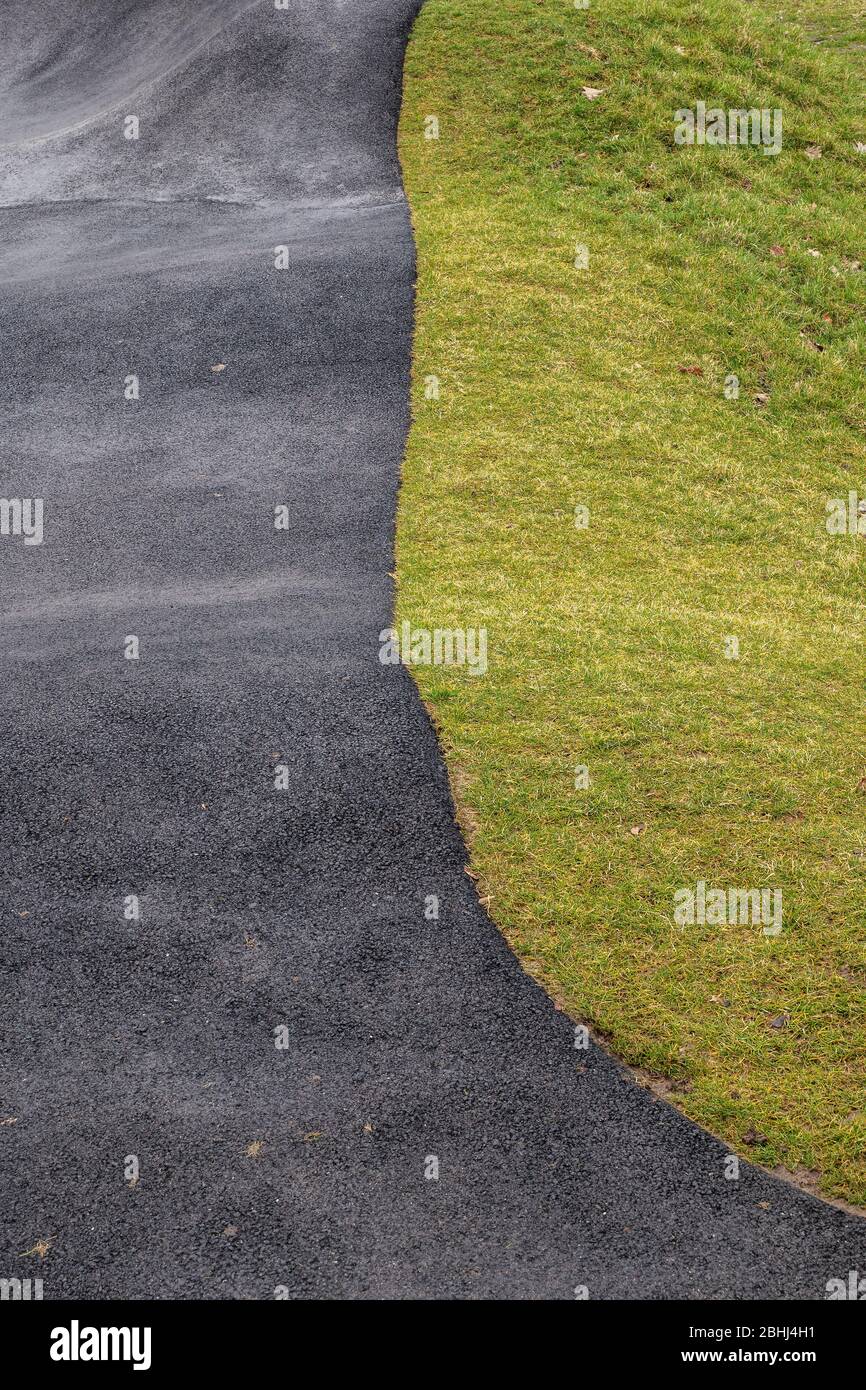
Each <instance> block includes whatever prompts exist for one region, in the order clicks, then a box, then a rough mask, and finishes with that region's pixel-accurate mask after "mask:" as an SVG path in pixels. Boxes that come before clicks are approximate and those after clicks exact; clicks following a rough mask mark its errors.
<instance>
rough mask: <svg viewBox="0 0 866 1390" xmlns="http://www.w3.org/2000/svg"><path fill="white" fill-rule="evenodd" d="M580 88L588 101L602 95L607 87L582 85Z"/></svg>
mask: <svg viewBox="0 0 866 1390" xmlns="http://www.w3.org/2000/svg"><path fill="white" fill-rule="evenodd" d="M580 90H581V91H582V92H583V95H584V96H585V97H586V99H587V101H595V99H596V97H600V96H601V94H602V92H604V91H606V90H607V89H606V88H605V87H581V89H580Z"/></svg>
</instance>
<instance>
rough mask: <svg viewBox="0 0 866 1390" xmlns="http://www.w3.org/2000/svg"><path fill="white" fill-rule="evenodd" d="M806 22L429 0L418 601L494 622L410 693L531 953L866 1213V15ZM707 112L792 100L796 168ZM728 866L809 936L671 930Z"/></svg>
mask: <svg viewBox="0 0 866 1390" xmlns="http://www.w3.org/2000/svg"><path fill="white" fill-rule="evenodd" d="M806 9H807V7H806V6H798V5H797V4H796V3H795V0H790V3H789V5H788V8H787V9H782V10H780V9H779V7H777V6H774V5H771V4H769V3H767V0H761V3H750V4H740V3H730V0H724V3H722V2H721V0H707V3H702V4H700V5H697V4H690V3H683V0H664V3H662V0H637V3H636V2H635V0H592V4H591V5H590V7H589V9H586V10H578V9H575V8H574V7H573V4H572V0H498V3H496V4H492V3H491V0H427V3H426V5H425V7H424V9H423V11H422V13H421V16H420V18H419V20H418V22H417V24H416V27H415V30H414V32H413V35H412V38H411V41H410V46H409V52H408V57H407V63H406V81H405V100H404V106H403V114H402V118H401V128H400V151H401V159H402V162H403V168H404V174H405V178H406V184H407V190H408V195H409V199H410V204H411V209H412V216H413V221H414V226H415V232H416V237H417V244H418V256H419V278H418V305H417V328H416V338H415V359H414V386H413V413H414V422H413V427H412V431H411V434H410V439H409V444H408V451H407V456H406V461H405V466H404V479H403V488H402V493H401V502H400V512H399V520H398V538H397V539H398V579H399V597H398V617H399V618H400V619H401V620H404V619H408V620H409V621H410V622H412V623H414V624H417V625H419V626H424V627H427V628H436V627H464V628H467V627H478V626H484V627H486V628H487V632H488V643H489V653H488V661H489V670H488V673H487V675H486V676H484V677H477V676H475V677H473V676H472V675H470V674H469V673H468V671H467V670H465V669H462V668H459V667H456V666H452V667H445V666H432V667H413V672H414V674H415V677H416V679H417V681H418V684H419V687H420V689H421V692H422V694H423V696H424V698H425V700H426V701H427V703H428V706H429V707H430V709H431V711H432V713H433V715H434V717H435V719H436V721H437V724H438V726H439V729H440V732H441V736H442V740H443V745H444V748H445V751H446V757H447V759H448V762H449V766H450V769H451V773H452V782H453V785H454V787H455V791H456V795H457V800H458V803H459V805H460V808H461V812H462V818H463V822H464V825H465V826H466V827H467V829H468V831H469V835H470V841H471V851H472V863H473V872H474V873H475V874H476V875H477V877H478V881H479V885H480V891H481V892H482V894H483V896H484V897H485V898H488V896H489V908H490V911H491V914H492V916H493V917H494V919H495V921H496V922H497V923H498V924H499V926H500V927H501V928H502V929H503V931H504V932H505V933H506V934H507V936H508V938H509V940H510V941H511V943H512V944H513V946H514V948H515V949H516V951H517V952H518V954H519V955H520V957H521V958H522V960H523V961H524V963H525V964H526V966H527V968H528V969H529V970H530V971H532V972H533V973H534V974H535V975H536V976H537V977H538V978H539V979H541V980H543V981H544V983H545V984H546V985H547V986H548V988H550V989H551V991H552V992H553V993H554V994H555V996H556V997H557V998H558V999H559V1000H561V1001H562V1002H563V1004H564V1005H566V1006H567V1007H568V1008H569V1009H570V1010H571V1011H572V1012H573V1013H574V1015H575V1016H577V1017H580V1018H584V1019H587V1020H589V1021H591V1022H593V1023H594V1024H595V1025H596V1027H597V1028H598V1029H599V1030H600V1031H601V1032H602V1033H603V1035H604V1037H605V1038H606V1040H607V1041H608V1043H609V1045H610V1046H611V1047H612V1048H613V1050H614V1051H615V1052H616V1053H618V1054H619V1055H620V1056H621V1057H623V1058H624V1059H625V1060H627V1061H628V1062H630V1063H632V1064H634V1065H637V1066H640V1067H643V1068H646V1069H647V1070H649V1071H650V1072H652V1073H655V1074H657V1075H659V1076H662V1077H665V1078H668V1079H669V1080H670V1081H672V1082H673V1083H674V1085H675V1093H674V1095H673V1097H672V1098H673V1099H674V1100H675V1102H676V1103H677V1104H678V1105H680V1106H681V1108H682V1109H683V1110H684V1111H686V1112H687V1113H688V1114H689V1115H691V1116H692V1117H693V1118H694V1119H695V1120H697V1121H699V1122H700V1123H702V1124H704V1125H706V1126H707V1127H708V1128H710V1129H711V1130H713V1131H714V1132H716V1133H717V1134H719V1135H720V1136H722V1137H723V1138H724V1139H725V1140H726V1141H727V1142H728V1143H729V1144H730V1145H731V1147H732V1148H733V1149H735V1150H739V1151H741V1152H743V1153H746V1154H748V1156H750V1157H752V1158H756V1159H757V1160H758V1161H760V1162H763V1163H765V1164H767V1165H769V1166H775V1165H777V1164H781V1165H784V1166H786V1167H787V1168H788V1169H791V1170H794V1169H798V1168H805V1169H808V1170H810V1171H811V1172H813V1173H815V1172H817V1173H818V1174H820V1184H821V1190H822V1191H823V1192H824V1193H825V1194H826V1195H833V1196H841V1197H844V1198H846V1199H848V1200H849V1201H853V1202H857V1203H866V1163H864V1147H866V1144H864V1141H866V1011H864V1004H866V817H864V810H866V794H864V788H866V749H864V746H863V728H864V712H866V642H864V633H866V586H864V580H866V538H863V539H861V538H858V537H857V536H856V535H831V534H829V533H828V530H827V528H826V524H825V523H826V519H827V511H826V504H827V501H828V499H830V498H836V497H840V498H847V495H848V492H849V491H850V490H851V489H856V490H858V492H859V495H860V496H864V497H866V455H864V429H866V401H864V395H863V369H864V337H866V334H864V317H863V314H864V307H866V290H864V284H866V272H864V271H862V270H861V269H859V266H858V263H859V262H860V261H861V260H862V261H863V262H864V263H866V247H864V240H866V237H864V226H866V213H864V188H866V155H864V154H861V153H858V152H857V149H856V142H857V141H866V117H864V116H863V114H862V98H863V93H864V71H866V65H864V62H863V50H862V49H860V48H857V47H856V42H858V41H862V40H863V38H864V36H866V26H864V22H863V14H862V10H858V9H857V8H856V7H855V6H853V5H846V4H845V3H825V4H824V5H819V6H817V7H816V6H813V5H810V6H809V7H808V16H809V24H810V28H811V30H812V33H811V34H810V35H807V34H806V33H805V31H804V30H802V29H800V28H799V27H798V22H797V21H798V18H802V17H803V12H804V11H806ZM822 23H823V24H825V26H826V32H827V34H828V35H831V36H832V37H833V39H834V42H832V43H827V44H824V43H816V42H814V41H813V40H814V38H815V35H816V33H817V32H818V31H819V30H820V26H821V24H822ZM849 40H851V42H850V43H849V42H848V41H849ZM680 49H682V50H683V51H682V52H680V51H679V50H680ZM583 87H589V88H596V89H598V88H601V89H603V91H602V92H601V95H600V96H597V97H595V98H594V99H591V98H590V97H587V96H585V95H583V93H582V88H583ZM698 100H704V101H706V102H707V103H708V104H709V105H710V106H712V105H718V106H721V107H723V108H724V109H726V110H727V109H730V108H736V107H746V108H748V107H758V108H762V107H767V108H770V109H773V108H776V107H779V108H781V110H782V112H783V132H784V136H783V148H782V151H781V153H780V154H778V155H777V156H775V157H774V156H770V155H765V154H764V153H763V152H762V150H761V149H759V148H752V147H739V146H737V147H728V148H711V147H706V146H705V147H702V148H701V147H687V146H678V145H676V144H675V143H674V138H673V135H674V112H675V111H676V110H677V109H678V108H681V107H694V105H695V103H696V102H697V101H698ZM430 115H434V116H436V117H437V118H438V122H439V138H438V139H425V138H424V132H425V124H427V125H428V126H429V123H427V122H426V119H425V118H426V117H428V116H430ZM816 147H817V149H818V150H820V154H818V153H817V152H816ZM807 151H808V153H807ZM578 244H580V245H585V246H586V247H587V248H588V251H589V266H588V269H577V268H575V257H576V247H577V245H578ZM774 248H775V250H774ZM814 251H817V252H819V253H820V254H819V255H817V256H815V255H811V254H810V252H814ZM684 367H692V368H694V367H698V368H701V370H702V375H698V374H697V373H693V372H685V371H682V370H680V369H681V368H684ZM732 374H736V375H737V376H738V377H739V380H740V393H739V398H738V399H728V398H726V396H725V392H724V382H725V378H726V377H727V376H730V375H732ZM431 376H435V377H437V378H438V379H439V383H440V385H439V398H438V400H437V399H435V398H428V397H427V394H426V391H427V390H429V385H428V386H427V387H425V382H426V381H427V379H428V378H429V377H431ZM756 397H757V398H759V399H756ZM761 398H763V399H761ZM579 505H583V506H586V507H588V508H589V518H590V519H589V525H588V527H587V528H586V529H583V530H581V529H577V528H576V526H575V507H576V506H579ZM731 636H733V637H736V638H737V639H738V641H739V657H738V659H730V658H729V657H728V656H727V655H726V652H727V651H728V650H730V646H729V644H728V643H727V642H726V639H727V638H729V637H731ZM579 765H586V766H587V767H588V769H589V779H590V784H589V787H588V789H579V788H576V787H575V769H576V768H577V767H578V766H579ZM861 779H864V780H863V784H862V786H860V785H859V784H860V783H861ZM698 880H704V881H705V882H706V883H707V884H708V885H709V886H711V887H722V888H729V887H737V888H749V887H771V888H779V889H781V890H782V893H783V910H784V918H783V922H784V925H783V930H782V932H781V934H780V935H779V936H777V937H771V936H767V935H765V934H764V931H763V927H762V925H761V924H760V923H758V924H756V925H752V924H751V923H749V924H748V925H726V926H709V925H704V926H700V925H695V926H678V925H677V924H676V923H675V921H674V911H673V904H674V894H675V892H676V891H677V890H678V889H681V888H685V887H692V888H694V886H695V884H696V883H697V881H698ZM749 1131H752V1132H753V1133H751V1134H749ZM744 1135H748V1136H749V1138H748V1140H744V1139H743V1136H744ZM756 1137H757V1138H758V1139H761V1138H765V1139H766V1142H765V1143H761V1142H758V1143H755V1142H754V1140H755V1138H756Z"/></svg>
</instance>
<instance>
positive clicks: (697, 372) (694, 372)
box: [677, 364, 704, 376]
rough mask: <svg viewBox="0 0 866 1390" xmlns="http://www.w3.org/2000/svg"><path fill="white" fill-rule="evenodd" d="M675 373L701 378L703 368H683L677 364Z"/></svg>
mask: <svg viewBox="0 0 866 1390" xmlns="http://www.w3.org/2000/svg"><path fill="white" fill-rule="evenodd" d="M677 371H678V372H685V373H686V374H687V375H688V376H703V374H704V369H703V367H683V366H680V365H679V364H678V365H677Z"/></svg>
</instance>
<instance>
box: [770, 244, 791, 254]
mask: <svg viewBox="0 0 866 1390" xmlns="http://www.w3.org/2000/svg"><path fill="white" fill-rule="evenodd" d="M770 254H771V255H772V256H785V255H787V252H786V250H785V248H784V246H771V247H770Z"/></svg>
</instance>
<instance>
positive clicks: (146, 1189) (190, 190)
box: [0, 0, 866, 1299]
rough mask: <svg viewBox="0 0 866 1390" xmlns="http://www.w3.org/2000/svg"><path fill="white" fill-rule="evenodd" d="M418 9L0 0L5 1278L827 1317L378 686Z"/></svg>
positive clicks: (797, 1247) (814, 1286)
mask: <svg viewBox="0 0 866 1390" xmlns="http://www.w3.org/2000/svg"><path fill="white" fill-rule="evenodd" d="M417 8H418V5H417V0H291V3H290V5H289V8H288V9H287V10H284V11H280V10H276V9H275V7H274V5H273V3H272V0H261V3H255V4H248V3H241V2H240V0H210V3H209V4H207V5H201V4H200V3H198V0H125V3H121V0H99V3H95V0H53V3H51V4H40V5H34V4H32V2H31V0H5V4H4V11H3V21H4V25H5V29H6V39H7V42H6V44H5V46H4V56H3V58H2V60H0V62H2V65H3V66H2V69H0V79H2V80H0V86H2V97H0V121H2V125H0V129H2V144H3V148H2V149H0V174H2V189H3V193H2V207H0V246H2V292H0V315H2V320H0V321H2V350H0V412H2V435H3V441H4V447H3V456H2V458H3V463H2V489H0V490H2V494H3V496H5V497H43V498H44V499H45V521H44V528H45V529H44V540H43V543H42V545H39V546H36V545H32V546H25V545H24V542H23V537H21V536H17V537H16V536H4V537H2V539H0V584H2V612H0V656H2V670H3V680H2V684H0V701H2V704H0V711H2V728H3V742H2V763H0V775H2V804H0V822H2V824H0V830H2V844H3V849H4V854H3V867H2V881H3V951H2V957H3V959H2V972H3V979H2V999H3V1032H4V1044H3V1045H4V1053H5V1058H4V1068H3V1071H4V1084H3V1090H2V1101H0V1119H4V1120H5V1121H14V1123H8V1122H7V1123H4V1124H3V1125H2V1126H0V1152H2V1203H3V1219H2V1231H3V1235H2V1242H3V1249H2V1252H0V1276H2V1277H6V1278H8V1277H11V1276H16V1275H17V1276H21V1277H27V1276H28V1275H29V1276H34V1275H39V1276H41V1277H42V1279H43V1281H44V1293H45V1297H46V1298H67V1297H92V1298H101V1297H106V1298H107V1297H119V1298H133V1297H151V1298H153V1297H156V1298H252V1299H269V1298H273V1297H274V1292H275V1290H279V1291H280V1293H283V1292H285V1293H287V1294H288V1295H289V1296H291V1297H316V1298H325V1297H336V1298H370V1297H380V1298H461V1299H464V1298H557V1299H571V1298H573V1297H574V1296H575V1295H574V1290H575V1289H576V1288H580V1287H581V1286H585V1287H586V1289H587V1291H588V1294H589V1297H590V1298H613V1297H625V1298H660V1297H668V1298H673V1299H691V1298H696V1297H700V1296H705V1297H712V1298H744V1299H748V1298H753V1297H768V1298H794V1297H805V1298H813V1299H819V1298H823V1297H824V1296H825V1285H826V1282H827V1280H828V1279H831V1278H834V1277H843V1278H844V1277H846V1276H847V1273H848V1271H849V1270H866V1224H864V1223H863V1222H862V1221H860V1220H859V1219H858V1218H856V1217H853V1216H850V1215H847V1214H845V1213H843V1212H842V1211H839V1210H837V1209H835V1208H832V1207H830V1206H828V1205H825V1204H823V1203H819V1202H817V1201H815V1200H813V1199H812V1198H810V1197H808V1196H806V1195H803V1194H801V1193H799V1192H798V1191H796V1190H795V1189H794V1188H792V1187H791V1186H789V1185H787V1184H782V1183H778V1182H776V1181H774V1180H772V1179H771V1178H769V1177H767V1176H766V1175H765V1174H763V1173H762V1172H760V1171H758V1170H755V1169H752V1168H750V1167H749V1166H748V1165H744V1166H743V1168H742V1170H741V1176H740V1179H739V1181H729V1180H726V1178H725V1176H724V1172H725V1154H726V1150H725V1149H724V1147H723V1146H721V1145H720V1144H719V1143H717V1142H716V1141H715V1140H714V1139H712V1138H710V1137H709V1136H707V1135H706V1134H704V1133H703V1132H702V1131H700V1130H698V1129H697V1128H695V1127H694V1126H693V1125H691V1124H689V1123H687V1122H686V1121H685V1120H683V1119H682V1118H681V1117H680V1116H679V1115H678V1114H677V1113H676V1112H675V1111H674V1110H673V1109H672V1108H670V1107H669V1106H667V1105H666V1104H664V1103H661V1102H659V1101H657V1100H656V1099H655V1098H654V1097H653V1096H652V1095H651V1094H650V1093H649V1092H647V1091H645V1090H643V1089H641V1088H640V1087H638V1086H637V1085H636V1084H635V1083H634V1082H633V1081H632V1079H631V1077H630V1076H629V1075H628V1074H627V1073H625V1072H624V1071H623V1070H622V1069H621V1068H620V1067H619V1066H618V1065H617V1064H616V1063H615V1062H614V1061H612V1060H611V1059H610V1058H609V1057H608V1056H607V1055H606V1054H605V1053H604V1052H602V1051H601V1050H599V1049H597V1048H594V1047H593V1048H591V1049H590V1050H589V1051H588V1052H585V1051H581V1050H580V1049H576V1048H575V1045H574V1043H575V1035H574V1025H573V1023H572V1022H570V1021H569V1019H568V1018H567V1017H566V1016H565V1015H564V1014H562V1013H558V1012H557V1011H556V1010H555V1009H554V1006H553V1004H552V1003H551V1002H550V1000H549V999H548V998H547V997H546V996H545V994H544V993H542V991H541V990H540V989H538V988H537V986H536V985H535V984H533V983H532V981H531V980H530V979H529V978H528V977H527V976H526V975H525V974H524V973H523V972H522V970H521V969H520V967H519V966H518V964H517V963H516V961H515V960H514V958H513V957H512V955H511V954H510V952H509V950H508V949H507V948H506V946H505V944H504V942H503V940H502V938H501V937H500V935H499V934H498V932H497V931H496V930H495V928H494V927H493V925H492V924H491V922H490V921H489V920H488V918H487V916H486V915H485V913H484V911H483V910H482V909H481V907H480V906H479V904H478V902H477V899H476V896H475V893H474V889H473V886H472V882H471V879H470V878H469V877H468V876H467V875H466V873H465V872H464V869H465V862H466V858H465V851H464V847H463V844H462V842H461V839H460V837H459V835H458V832H457V830H456V828H455V824H454V819H453V814H452V807H451V803H450V800H449V794H448V788H447V780H446V776H445V772H444V769H443V765H442V761H441V757H440V753H439V750H438V747H437V744H436V740H435V737H434V734H433V732H432V729H431V726H430V724H429V722H428V719H427V717H426V715H425V713H424V710H423V708H422V705H421V703H420V701H419V699H418V697H417V695H416V692H415V688H414V686H413V685H412V683H411V681H410V679H409V676H408V673H407V672H406V671H405V670H403V669H402V668H401V667H399V666H398V667H391V666H383V665H381V664H380V662H379V660H378V650H379V646H378V634H379V632H380V630H381V629H382V628H384V627H386V626H388V624H389V621H390V615H391V609H392V597H393V594H392V580H391V578H390V577H389V571H391V570H392V569H393V528H394V509H395V497H396V489H397V485H398V476H399V466H400V458H401V452H402V449H403V445H404V440H405V434H406V430H407V426H408V380H409V357H410V338H411V323H412V304H413V279H414V258H413V257H414V253H413V244H412V237H411V228H410V222H409V217H408V212H407V207H406V203H405V199H404V197H403V194H402V190H401V183H400V174H399V167H398V164H397V160H396V154H395V126H396V118H397V113H398V107H399V98H400V73H401V66H402V56H403V50H404V45H405V41H406V37H407V33H408V30H409V27H410V24H411V21H412V19H413V16H414V13H415V11H416V9H417ZM129 114H135V115H137V116H138V118H139V121H140V131H139V139H138V140H137V141H133V140H127V139H125V138H124V135H123V124H124V118H125V117H126V116H127V115H129ZM277 245H285V246H287V247H288V248H289V249H288V267H287V268H286V269H281V270H278V269H276V268H275V265H274V247H275V246H277ZM220 365H223V370H219V371H214V370H213V369H214V367H217V366H220ZM133 374H134V375H136V376H138V378H139V383H140V397H139V399H138V400H127V399H125V396H124V383H125V381H126V379H127V377H128V376H130V375H133ZM281 504H285V505H286V506H287V508H288V513H287V515H288V518H289V519H288V527H287V529H285V530H277V529H275V526H274V508H275V506H278V505H281ZM132 635H135V636H137V637H138V639H139V657H138V659H137V660H128V659H126V657H125V650H126V639H127V638H128V637H129V636H132ZM277 765H285V766H287V767H288V768H289V774H288V777H287V780H288V786H287V788H286V789H285V790H277V789H276V787H275V785H274V783H275V773H274V769H275V767H276V766H277ZM429 894H435V895H436V896H437V897H438V898H439V900H440V904H441V912H440V919H439V921H438V922H436V921H429V920H427V918H426V917H425V899H426V897H427V895H429ZM130 895H136V896H137V897H138V898H139V902H140V919H139V920H138V921H136V920H134V919H128V918H127V917H126V916H125V915H124V902H125V900H126V899H127V898H128V897H129V896H130ZM283 1025H284V1026H285V1029H286V1032H285V1033H284V1034H282V1035H281V1037H282V1039H283V1041H285V1042H286V1043H287V1045H286V1046H285V1047H281V1048H278V1047H277V1046H276V1040H277V1035H276V1034H275V1029H278V1028H280V1027H281V1026H283ZM131 1156H134V1157H135V1158H136V1159H137V1161H138V1164H139V1174H138V1177H137V1178H136V1177H135V1176H134V1167H130V1157H131ZM432 1156H435V1157H436V1158H437V1159H438V1165H439V1176H438V1179H434V1178H432V1177H430V1176H425V1172H426V1173H427V1174H429V1173H430V1172H431V1171H432V1165H431V1163H430V1162H429V1159H430V1158H431V1157H432ZM130 1174H132V1176H130ZM41 1242H44V1244H40V1243H41ZM46 1246H47V1247H48V1248H47V1249H46ZM34 1249H37V1251H38V1250H41V1251H42V1254H41V1255H40V1253H38V1252H37V1253H31V1254H25V1253H23V1252H28V1251H33V1250H34Z"/></svg>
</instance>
